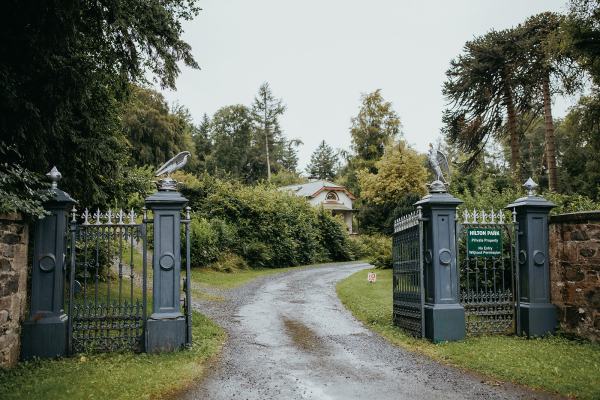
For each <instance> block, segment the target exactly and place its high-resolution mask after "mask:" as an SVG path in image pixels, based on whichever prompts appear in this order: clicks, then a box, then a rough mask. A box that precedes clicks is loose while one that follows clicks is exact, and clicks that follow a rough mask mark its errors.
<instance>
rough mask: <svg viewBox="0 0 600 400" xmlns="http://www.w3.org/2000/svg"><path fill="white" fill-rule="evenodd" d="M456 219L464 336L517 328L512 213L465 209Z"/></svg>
mask: <svg viewBox="0 0 600 400" xmlns="http://www.w3.org/2000/svg"><path fill="white" fill-rule="evenodd" d="M462 218H463V221H462V223H461V222H457V242H458V243H457V249H458V266H459V268H458V269H459V274H460V302H461V304H462V306H463V307H464V309H465V320H466V333H467V335H482V334H508V333H514V332H519V327H518V326H517V325H518V321H519V320H520V318H519V316H518V315H516V313H518V312H519V304H518V303H519V296H518V290H516V288H518V287H519V282H518V279H519V271H518V268H519V265H518V262H517V256H516V255H517V254H518V253H519V249H518V240H516V239H517V222H516V214H515V213H514V212H513V213H512V218H511V216H509V215H505V213H504V211H497V212H494V211H493V210H492V211H490V212H486V211H478V210H473V211H472V212H470V211H468V210H464V211H463V212H462Z"/></svg>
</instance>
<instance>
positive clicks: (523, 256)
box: [519, 250, 527, 265]
mask: <svg viewBox="0 0 600 400" xmlns="http://www.w3.org/2000/svg"><path fill="white" fill-rule="evenodd" d="M526 262H527V252H526V251H525V250H521V251H520V252H519V264H521V265H523V264H525V263H526Z"/></svg>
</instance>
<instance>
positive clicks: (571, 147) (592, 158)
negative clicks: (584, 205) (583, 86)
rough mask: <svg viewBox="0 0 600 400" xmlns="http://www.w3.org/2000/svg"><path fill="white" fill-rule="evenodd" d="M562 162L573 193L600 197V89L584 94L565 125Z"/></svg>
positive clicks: (595, 198) (566, 119) (562, 128)
mask: <svg viewBox="0 0 600 400" xmlns="http://www.w3.org/2000/svg"><path fill="white" fill-rule="evenodd" d="M561 131H562V132H564V135H565V138H564V139H563V140H562V141H561V153H562V159H561V165H562V172H563V173H564V174H565V182H566V183H568V186H569V187H568V189H570V191H571V192H575V193H580V194H584V195H586V196H589V197H590V198H592V199H594V200H596V201H598V200H600V92H599V91H598V89H594V91H593V92H592V94H591V95H590V96H587V97H582V98H581V99H580V100H579V103H578V104H577V106H575V107H573V108H572V109H571V111H570V112H569V114H567V116H566V117H565V119H564V121H563V123H562V124H561Z"/></svg>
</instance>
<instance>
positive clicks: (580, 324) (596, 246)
mask: <svg viewBox="0 0 600 400" xmlns="http://www.w3.org/2000/svg"><path fill="white" fill-rule="evenodd" d="M550 282H551V297H552V303H554V304H555V305H556V306H557V307H558V310H559V311H558V316H559V321H560V327H561V329H562V330H563V331H565V332H567V333H572V334H576V335H577V336H581V337H585V338H588V339H590V340H592V341H595V342H598V341H600V211H592V212H581V213H572V214H562V215H556V216H553V217H551V218H550Z"/></svg>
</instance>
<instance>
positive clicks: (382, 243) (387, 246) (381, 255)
mask: <svg viewBox="0 0 600 400" xmlns="http://www.w3.org/2000/svg"><path fill="white" fill-rule="evenodd" d="M350 241H351V243H352V245H351V249H352V252H353V253H354V257H355V258H356V259H365V260H367V261H368V262H369V263H371V264H373V265H374V266H375V267H377V268H392V239H391V237H389V236H385V235H358V236H353V237H351V238H350Z"/></svg>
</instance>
